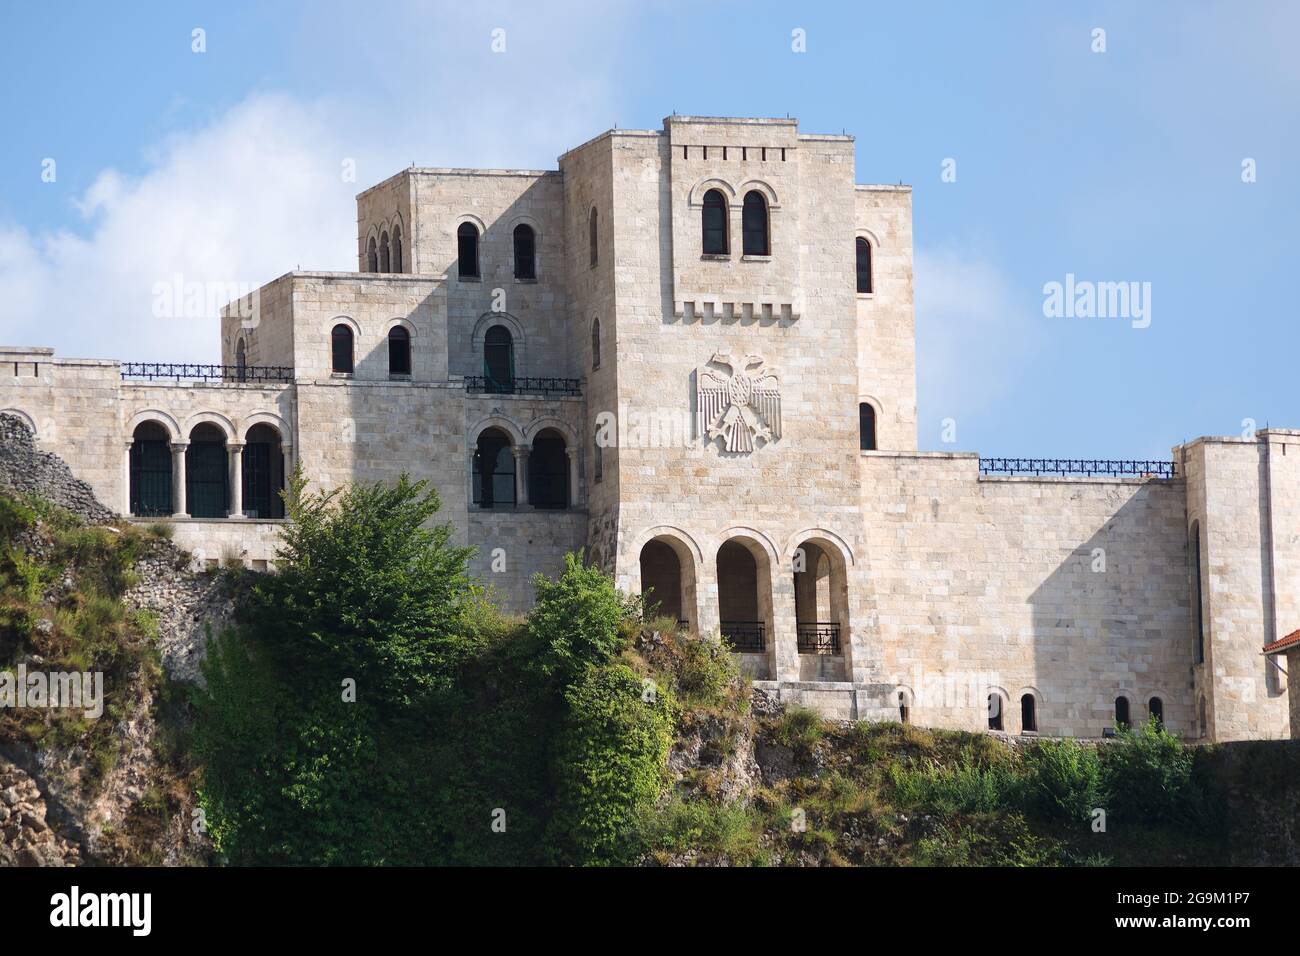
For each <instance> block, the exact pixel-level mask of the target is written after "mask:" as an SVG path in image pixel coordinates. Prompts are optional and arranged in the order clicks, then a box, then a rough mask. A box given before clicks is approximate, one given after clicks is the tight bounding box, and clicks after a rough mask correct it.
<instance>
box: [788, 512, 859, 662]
mask: <svg viewBox="0 0 1300 956" xmlns="http://www.w3.org/2000/svg"><path fill="white" fill-rule="evenodd" d="M793 564H794V612H795V626H796V631H797V643H798V650H799V671H800V678H801V679H802V680H845V679H846V665H845V653H844V646H845V643H846V642H847V641H848V636H849V610H848V568H847V565H846V563H845V560H844V555H843V554H842V553H841V552H840V549H839V548H837V547H836V546H835V545H833V544H831V543H830V542H829V541H825V540H819V539H816V538H809V539H807V540H805V541H804V542H803V543H802V544H800V545H799V547H798V548H796V549H795V552H794V560H793Z"/></svg>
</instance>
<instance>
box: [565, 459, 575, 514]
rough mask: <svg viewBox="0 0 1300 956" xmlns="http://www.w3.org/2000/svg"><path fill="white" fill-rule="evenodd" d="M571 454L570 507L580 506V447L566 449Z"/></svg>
mask: <svg viewBox="0 0 1300 956" xmlns="http://www.w3.org/2000/svg"><path fill="white" fill-rule="evenodd" d="M564 452H565V454H567V455H568V456H569V507H570V508H576V507H578V449H576V448H568V447H566V448H565V449H564Z"/></svg>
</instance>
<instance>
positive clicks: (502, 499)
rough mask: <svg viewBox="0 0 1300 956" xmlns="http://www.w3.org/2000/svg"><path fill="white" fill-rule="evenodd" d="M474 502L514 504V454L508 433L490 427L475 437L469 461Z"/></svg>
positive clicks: (496, 505)
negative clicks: (474, 444) (472, 453)
mask: <svg viewBox="0 0 1300 956" xmlns="http://www.w3.org/2000/svg"><path fill="white" fill-rule="evenodd" d="M471 478H472V482H471V483H472V485H473V489H472V490H473V498H474V504H476V505H478V506H479V507H480V508H513V507H514V505H515V455H514V449H513V448H512V446H511V444H510V436H509V435H507V434H506V433H505V432H503V431H501V429H499V428H489V429H487V430H485V431H484V432H483V433H482V434H481V435H479V436H478V444H477V445H476V446H475V448H474V460H473V464H472V472H471Z"/></svg>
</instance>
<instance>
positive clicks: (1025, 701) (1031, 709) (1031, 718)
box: [1020, 694, 1038, 734]
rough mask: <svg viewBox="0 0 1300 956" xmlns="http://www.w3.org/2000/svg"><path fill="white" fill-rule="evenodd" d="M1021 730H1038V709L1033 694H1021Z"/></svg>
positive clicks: (1033, 731)
mask: <svg viewBox="0 0 1300 956" xmlns="http://www.w3.org/2000/svg"><path fill="white" fill-rule="evenodd" d="M1020 732H1021V733H1022V734H1023V733H1026V732H1027V733H1031V734H1032V733H1037V732H1038V709H1037V702H1036V701H1035V700H1034V695H1033V694H1021V695H1020Z"/></svg>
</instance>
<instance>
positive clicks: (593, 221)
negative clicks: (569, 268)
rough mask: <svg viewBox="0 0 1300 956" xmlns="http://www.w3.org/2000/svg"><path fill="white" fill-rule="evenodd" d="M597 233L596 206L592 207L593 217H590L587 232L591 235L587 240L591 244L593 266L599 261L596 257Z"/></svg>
mask: <svg viewBox="0 0 1300 956" xmlns="http://www.w3.org/2000/svg"><path fill="white" fill-rule="evenodd" d="M597 231H598V230H597V228H596V207H595V206H592V207H591V216H590V217H588V219H587V232H588V234H589V235H588V236H587V238H588V239H589V240H590V242H591V264H592V265H593V266H594V265H595V264H596V259H597V255H596V249H597V245H598V243H597V241H596V240H597V235H596V234H597Z"/></svg>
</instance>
